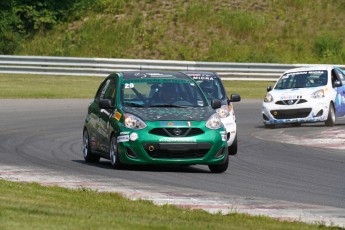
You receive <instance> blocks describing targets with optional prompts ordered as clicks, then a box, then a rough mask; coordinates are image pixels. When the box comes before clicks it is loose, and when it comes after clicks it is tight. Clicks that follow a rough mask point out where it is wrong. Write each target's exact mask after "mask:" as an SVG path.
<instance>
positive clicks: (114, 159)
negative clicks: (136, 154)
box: [109, 136, 123, 169]
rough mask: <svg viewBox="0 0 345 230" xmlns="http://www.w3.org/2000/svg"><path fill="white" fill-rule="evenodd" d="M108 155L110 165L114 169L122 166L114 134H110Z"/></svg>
mask: <svg viewBox="0 0 345 230" xmlns="http://www.w3.org/2000/svg"><path fill="white" fill-rule="evenodd" d="M109 157H110V163H111V166H112V167H113V168H114V169H120V168H122V166H123V164H122V163H121V161H120V158H119V153H118V149H117V140H116V137H115V136H112V137H111V139H110V150H109Z"/></svg>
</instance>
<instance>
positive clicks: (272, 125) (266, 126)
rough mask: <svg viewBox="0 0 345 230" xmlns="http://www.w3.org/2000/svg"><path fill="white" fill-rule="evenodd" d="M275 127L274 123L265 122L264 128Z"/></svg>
mask: <svg viewBox="0 0 345 230" xmlns="http://www.w3.org/2000/svg"><path fill="white" fill-rule="evenodd" d="M275 127H276V125H275V124H265V128H266V129H274V128H275Z"/></svg>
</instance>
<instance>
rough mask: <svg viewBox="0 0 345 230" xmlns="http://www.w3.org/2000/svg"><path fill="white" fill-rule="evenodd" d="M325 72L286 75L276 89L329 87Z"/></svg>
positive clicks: (315, 71) (302, 72) (303, 72)
mask: <svg viewBox="0 0 345 230" xmlns="http://www.w3.org/2000/svg"><path fill="white" fill-rule="evenodd" d="M327 81H328V76H327V71H325V70H313V71H301V72H293V73H287V74H284V75H283V76H282V77H281V78H280V79H279V81H278V82H277V84H276V86H275V88H274V89H292V88H310V87H319V86H324V85H327Z"/></svg>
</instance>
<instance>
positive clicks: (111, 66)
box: [0, 55, 345, 81]
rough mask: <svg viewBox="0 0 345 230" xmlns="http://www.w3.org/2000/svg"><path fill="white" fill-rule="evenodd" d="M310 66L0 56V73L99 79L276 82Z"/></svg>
mask: <svg viewBox="0 0 345 230" xmlns="http://www.w3.org/2000/svg"><path fill="white" fill-rule="evenodd" d="M312 65H313V64H271V63H235V62H195V61H170V60H144V59H117V58H78V57H52V56H14V55H0V73H11V74H45V75H71V76H100V77H104V76H107V75H109V74H110V73H112V72H118V71H128V70H168V71H185V70H196V71H212V72H216V73H218V74H219V75H220V76H221V78H222V80H264V81H268V80H272V81H275V80H276V79H277V78H278V77H279V76H280V75H281V74H282V73H283V72H284V71H286V70H288V69H292V68H296V67H302V66H312ZM338 66H339V67H341V68H342V67H345V65H344V66H341V65H338Z"/></svg>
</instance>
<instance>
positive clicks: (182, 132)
mask: <svg viewBox="0 0 345 230" xmlns="http://www.w3.org/2000/svg"><path fill="white" fill-rule="evenodd" d="M149 133H151V134H155V135H159V136H164V137H177V136H178V137H190V136H195V135H199V134H203V133H205V132H204V131H203V130H202V129H199V128H154V129H152V130H151V131H150V132H149Z"/></svg>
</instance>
